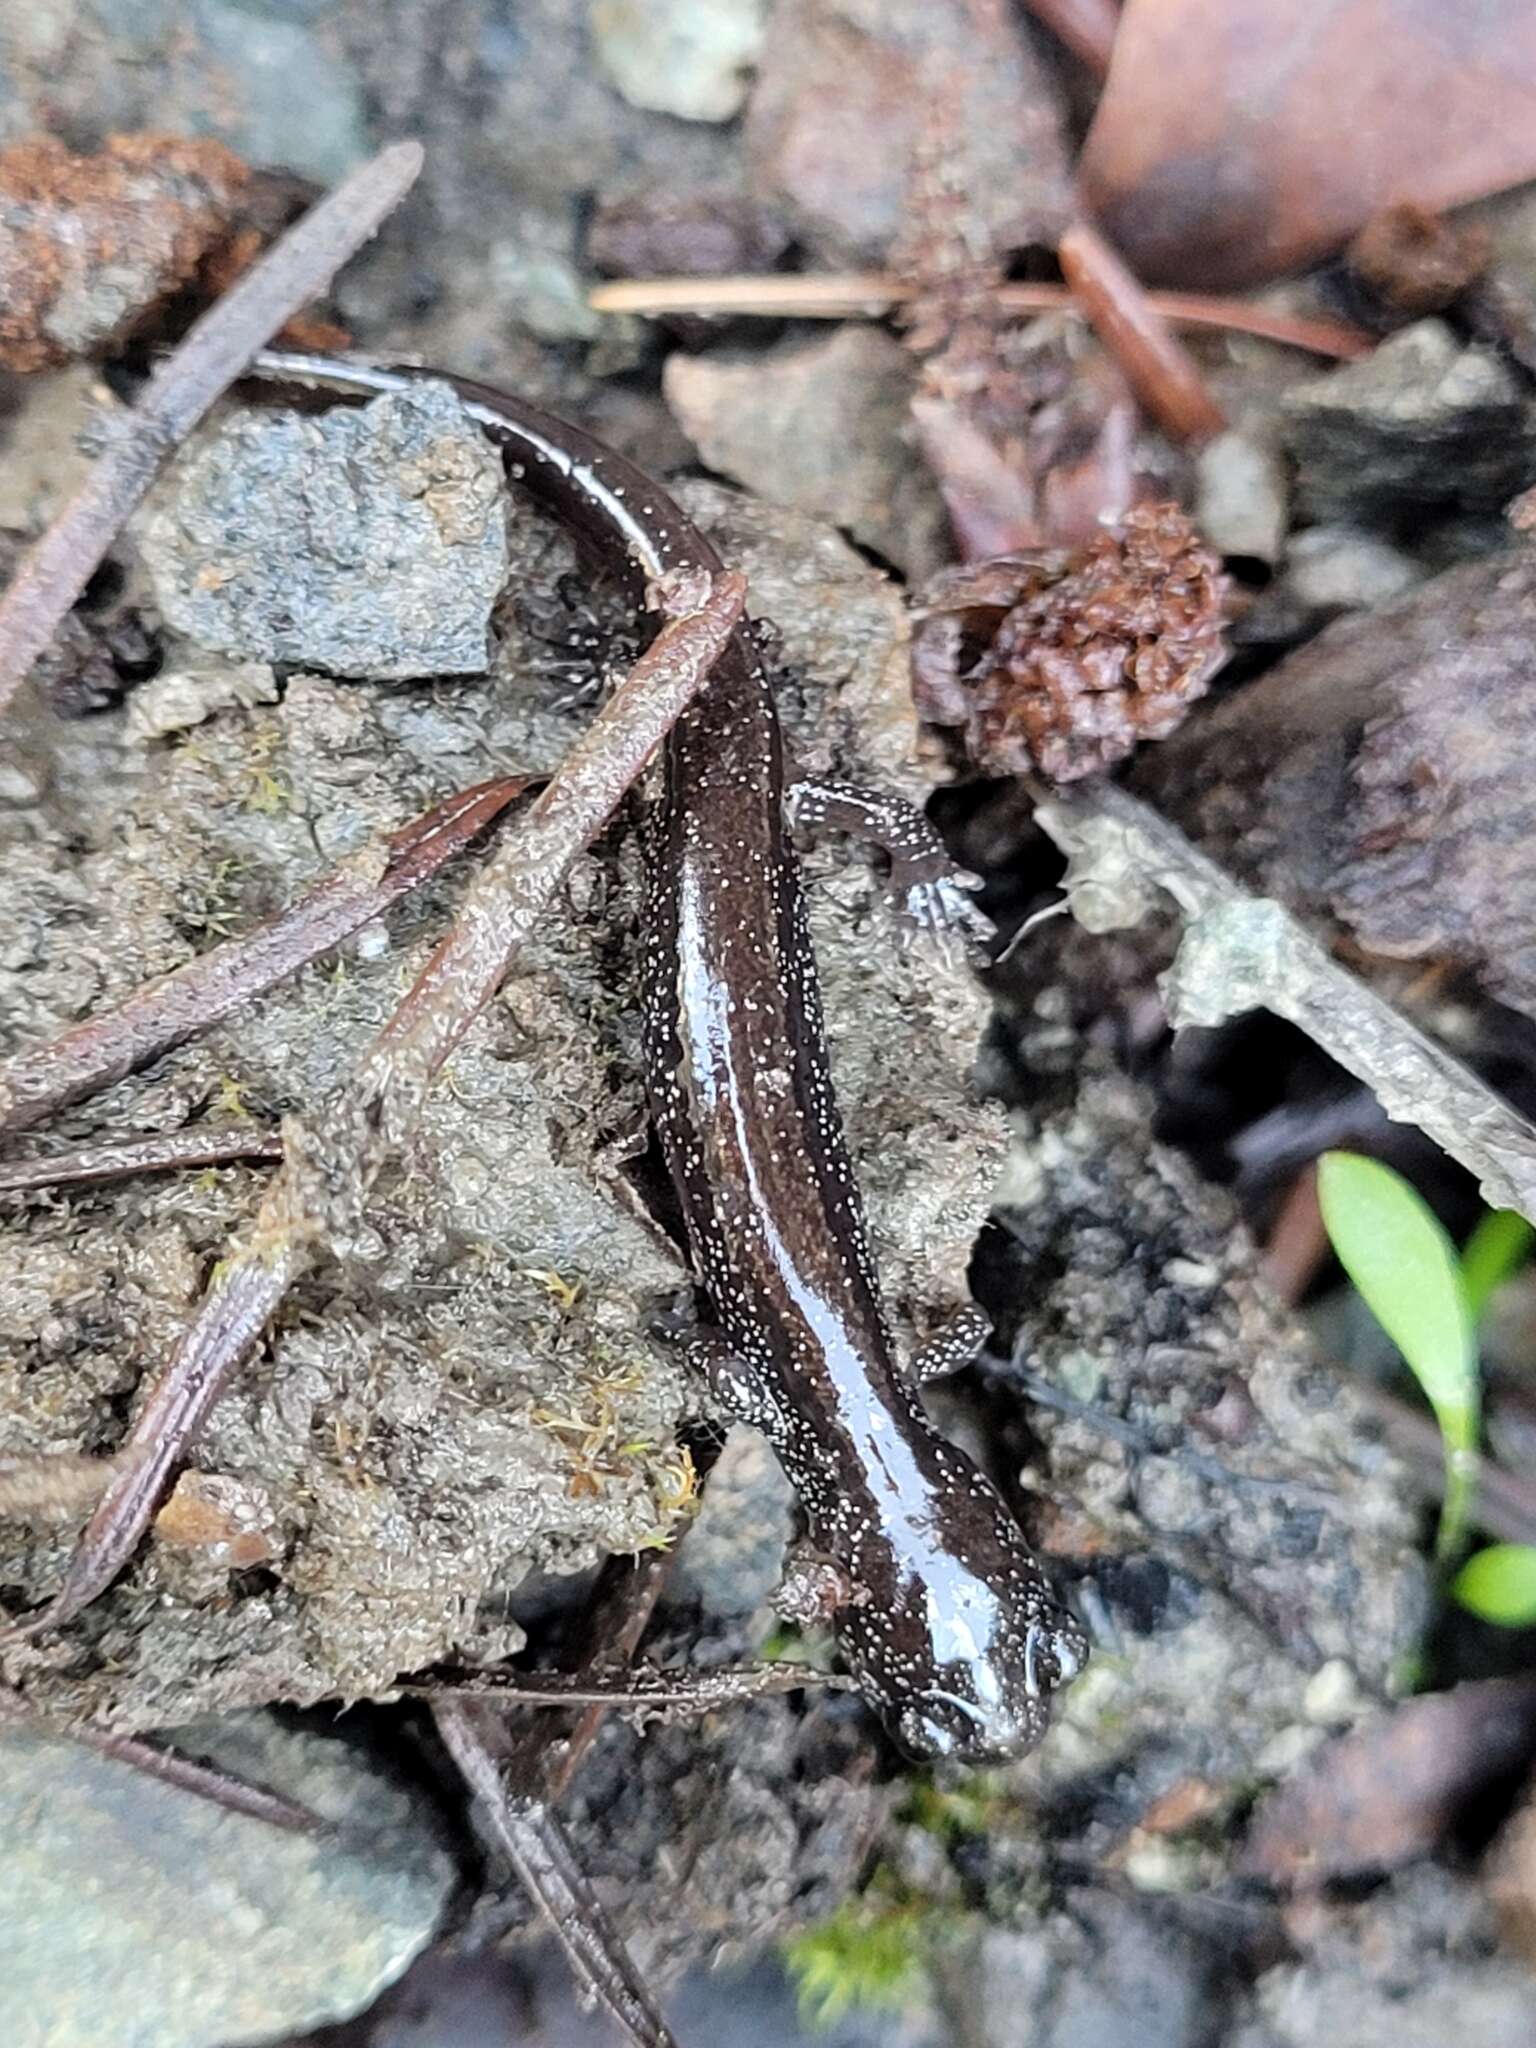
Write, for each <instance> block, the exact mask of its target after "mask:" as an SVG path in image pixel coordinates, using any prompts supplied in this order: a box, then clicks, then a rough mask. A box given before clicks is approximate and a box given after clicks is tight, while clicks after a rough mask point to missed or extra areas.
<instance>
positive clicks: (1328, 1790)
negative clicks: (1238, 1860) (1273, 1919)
mask: <svg viewBox="0 0 1536 2048" xmlns="http://www.w3.org/2000/svg"><path fill="white" fill-rule="evenodd" d="M1533 1749H1536V1680H1532V1679H1530V1678H1489V1679H1484V1680H1481V1681H1480V1682H1478V1683H1476V1684H1473V1685H1459V1686H1457V1687H1455V1688H1454V1690H1452V1691H1451V1692H1442V1693H1429V1694H1426V1695H1425V1696H1424V1697H1423V1698H1420V1699H1412V1700H1406V1701H1404V1702H1403V1704H1402V1705H1401V1706H1399V1707H1395V1708H1393V1709H1392V1711H1391V1712H1390V1713H1386V1714H1382V1715H1379V1716H1377V1717H1376V1718H1375V1719H1373V1720H1370V1721H1368V1722H1366V1723H1365V1724H1364V1725H1363V1726H1362V1727H1360V1728H1357V1729H1355V1730H1353V1731H1352V1732H1351V1733H1350V1734H1348V1735H1344V1736H1341V1737H1340V1738H1339V1740H1338V1741H1336V1742H1330V1743H1329V1744H1328V1745H1327V1747H1326V1748H1324V1749H1323V1750H1321V1751H1320V1752H1319V1753H1318V1754H1317V1755H1316V1756H1315V1757H1314V1758H1313V1759H1312V1760H1310V1761H1309V1762H1308V1763H1307V1764H1306V1765H1304V1766H1303V1767H1302V1769H1301V1770H1300V1771H1299V1772H1298V1773H1297V1775H1296V1776H1295V1777H1294V1778H1291V1779H1289V1780H1287V1782H1286V1783H1285V1784H1283V1785H1281V1786H1279V1787H1278V1788H1277V1789H1276V1790H1275V1791H1274V1792H1272V1793H1271V1794H1270V1795H1269V1797H1268V1798H1267V1799H1266V1800H1265V1801H1264V1802H1263V1804H1262V1805H1261V1806H1260V1807H1259V1810H1258V1812H1257V1814H1256V1815H1255V1816H1254V1820H1253V1824H1252V1826H1251V1828H1250V1829H1249V1834H1248V1841H1247V1845H1246V1848H1245V1850H1244V1853H1243V1859H1242V1868H1243V1869H1244V1870H1245V1871H1246V1872H1247V1873H1248V1874H1249V1875H1250V1876H1254V1877H1263V1878H1267V1879H1268V1880H1269V1882H1270V1883H1271V1884H1276V1885H1280V1886H1284V1887H1286V1888H1287V1889H1297V1890H1300V1889H1306V1888H1309V1887H1311V1886H1315V1885H1319V1884H1324V1883H1327V1882H1328V1881H1329V1880H1330V1879H1332V1878H1342V1877H1356V1876H1364V1875H1367V1874H1369V1873H1371V1872H1373V1871H1381V1870H1393V1869H1396V1868H1397V1867H1398V1866H1399V1865H1401V1864H1404V1863H1407V1862H1410V1861H1411V1860H1412V1859H1413V1858H1414V1857H1416V1856H1422V1855H1424V1854H1426V1853H1427V1852H1428V1851H1429V1850H1431V1849H1433V1848H1434V1847H1435V1845H1436V1844H1437V1843H1438V1842H1440V1841H1442V1840H1443V1839H1444V1837H1445V1836H1446V1835H1447V1834H1448V1833H1449V1831H1450V1830H1451V1829H1452V1828H1453V1827H1454V1826H1455V1825H1456V1822H1457V1819H1458V1817H1459V1816H1460V1815H1461V1814H1462V1813H1464V1812H1465V1811H1466V1809H1467V1807H1468V1805H1469V1804H1470V1803H1471V1801H1472V1800H1473V1799H1474V1798H1476V1796H1477V1795H1478V1794H1479V1793H1480V1792H1482V1791H1483V1790H1485V1789H1486V1788H1487V1787H1488V1786H1489V1785H1491V1784H1493V1783H1495V1782H1496V1781H1497V1780H1498V1779H1500V1778H1504V1777H1507V1776H1508V1775H1509V1774H1510V1773H1511V1772H1512V1771H1515V1770H1517V1769H1518V1768H1519V1767H1520V1765H1521V1764H1522V1763H1524V1762H1525V1761H1526V1760H1527V1759H1529V1757H1530V1756H1531V1753H1532V1751H1533Z"/></svg>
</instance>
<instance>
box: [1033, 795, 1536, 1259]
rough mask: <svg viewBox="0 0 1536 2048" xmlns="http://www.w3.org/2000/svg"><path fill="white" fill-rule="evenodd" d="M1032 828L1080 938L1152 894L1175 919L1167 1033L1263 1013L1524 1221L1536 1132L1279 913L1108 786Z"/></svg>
mask: <svg viewBox="0 0 1536 2048" xmlns="http://www.w3.org/2000/svg"><path fill="white" fill-rule="evenodd" d="M1035 815H1036V817H1037V819H1038V821H1039V823H1040V824H1041V825H1042V826H1043V827H1044V829H1045V831H1046V832H1047V833H1049V835H1050V837H1051V838H1052V839H1053V840H1055V842H1056V844H1057V845H1058V846H1059V847H1060V848H1061V849H1062V851H1063V852H1064V853H1065V854H1067V856H1068V862H1069V864H1068V870H1067V878H1066V884H1065V887H1066V890H1067V895H1068V898H1069V900H1070V902H1071V905H1072V910H1073V914H1074V915H1075V916H1076V917H1077V919H1078V921H1079V923H1080V924H1083V925H1085V926H1086V927H1087V929H1088V930H1090V931H1100V932H1102V931H1114V930H1117V929H1119V928H1120V927H1122V926H1125V925H1133V924H1138V923H1140V921H1141V919H1142V918H1143V917H1145V916H1146V915H1147V914H1148V912H1149V911H1150V910H1151V909H1152V907H1153V904H1154V901H1155V895H1154V892H1155V890H1156V889H1163V890H1165V891H1166V892H1167V893H1168V895H1170V896H1171V897H1172V898H1173V899H1174V901H1175V902H1176V903H1177V905H1178V906H1179V909H1180V910H1181V911H1182V912H1183V915H1184V919H1185V931H1184V938H1183V942H1182V944H1181V945H1180V947H1179V951H1178V954H1177V956H1176V958H1175V959H1174V962H1173V965H1172V966H1171V967H1170V968H1169V969H1168V971H1167V973H1166V974H1164V976H1163V977H1162V981H1161V984H1160V986H1161V989H1162V995H1163V1004H1164V1007H1165V1009H1166V1010H1167V1013H1168V1021H1169V1023H1170V1024H1171V1025H1172V1026H1173V1027H1174V1028H1175V1030H1177V1029H1179V1028H1180V1027H1181V1026H1183V1025H1187V1024H1205V1025H1213V1024H1220V1023H1221V1022H1222V1021H1223V1020H1224V1019H1225V1018H1227V1017H1235V1016H1241V1015H1244V1014H1246V1013H1247V1012H1248V1011H1250V1010H1269V1011H1270V1012H1272V1014H1273V1015H1275V1016H1277V1017H1283V1018H1286V1019H1287V1020H1288V1021H1289V1022H1290V1023H1292V1024H1295V1025H1297V1026H1299V1027H1300V1029H1301V1030H1303V1031H1305V1032H1306V1034H1307V1036H1308V1037H1309V1038H1311V1039H1312V1040H1313V1041H1314V1042H1315V1043H1316V1044H1318V1045H1320V1046H1321V1047H1322V1048H1323V1050H1324V1052H1326V1053H1328V1054H1329V1055H1330V1056H1331V1057H1332V1058H1333V1059H1335V1060H1337V1061H1338V1063H1339V1065H1340V1066H1341V1067H1344V1068H1345V1069H1346V1070H1347V1071H1348V1072H1349V1073H1351V1074H1353V1075H1355V1077H1356V1078H1357V1079H1358V1080H1361V1081H1363V1082H1364V1083H1365V1084H1366V1086H1367V1087H1368V1088H1370V1089H1371V1090H1372V1092H1373V1093H1374V1095H1375V1096H1376V1099H1377V1101H1378V1102H1379V1103H1380V1104H1381V1107H1382V1109H1383V1110H1384V1111H1385V1112H1386V1114H1387V1115H1388V1116H1389V1117H1391V1118H1393V1119H1394V1121H1396V1122H1398V1123H1407V1124H1414V1125H1416V1126H1417V1127H1418V1129H1419V1130H1421V1131H1423V1132H1425V1133H1426V1135H1427V1136H1429V1137H1431V1138H1433V1139H1434V1141H1435V1143H1436V1144H1437V1145H1439V1146H1440V1147H1441V1149H1442V1150H1443V1151H1445V1152H1447V1153H1449V1155H1450V1156H1451V1158H1452V1159H1455V1160H1458V1161H1459V1162H1460V1163H1461V1164H1462V1165H1463V1166H1464V1167H1466V1169H1467V1171H1468V1172H1469V1173H1471V1174H1472V1175H1474V1176H1475V1178H1476V1179H1477V1181H1478V1183H1479V1185H1480V1186H1481V1188H1482V1192H1483V1198H1484V1200H1485V1201H1486V1202H1487V1203H1488V1205H1489V1207H1490V1208H1493V1209H1518V1210H1519V1211H1520V1213H1521V1215H1523V1216H1525V1217H1528V1218H1533V1219H1536V1125H1533V1124H1531V1123H1529V1122H1528V1121H1527V1120H1526V1119H1525V1118H1524V1117H1523V1116H1520V1115H1519V1114H1518V1113H1517V1112H1516V1111H1515V1110H1513V1109H1511V1108H1510V1106H1509V1104H1508V1103H1507V1102H1505V1101H1504V1100H1503V1099H1502V1097H1500V1096H1498V1095H1496V1094H1495V1093H1494V1092H1493V1090H1492V1089H1491V1088H1490V1087H1489V1086H1488V1085H1487V1083H1486V1082H1484V1081H1481V1080H1479V1079H1478V1077H1477V1076H1476V1075H1475V1074H1474V1073H1472V1072H1471V1070H1470V1069H1469V1068H1467V1067H1465V1066H1464V1065H1463V1064H1462V1062H1461V1061H1460V1060H1458V1059H1457V1058H1456V1057H1455V1056H1454V1054H1452V1053H1449V1052H1447V1051H1445V1049H1444V1048H1443V1047H1441V1046H1438V1045H1436V1044H1435V1042H1434V1041H1433V1040H1432V1039H1430V1038H1427V1037H1426V1036H1425V1035H1424V1033H1423V1032H1422V1031H1420V1030H1419V1029H1418V1028H1417V1027H1416V1026H1415V1025H1413V1024H1410V1023H1409V1021H1408V1020H1407V1018H1406V1017H1401V1016H1399V1015H1398V1013H1397V1011H1396V1010H1394V1009H1393V1008H1392V1006H1391V1004H1390V1003H1387V1002H1384V1001H1383V1000H1382V998H1381V997H1380V996H1378V995H1377V994H1376V993H1375V992H1374V990H1372V989H1370V988H1368V987H1367V986H1366V985H1365V984H1364V982H1362V981H1360V980H1358V979H1357V978H1356V977H1355V976H1354V975H1353V974H1351V973H1350V971H1349V969H1348V968H1346V967H1343V966H1341V965H1340V964H1339V962H1338V961H1336V960H1335V959H1334V958H1333V957H1332V956H1331V955H1330V954H1329V953H1328V952H1326V951H1325V950H1324V948H1323V947H1322V946H1320V945H1319V944H1318V942H1317V941H1316V940H1315V939H1314V938H1312V937H1311V936H1310V934H1309V933H1308V932H1307V931H1306V930H1305V929H1304V928H1303V927H1302V925H1301V924H1300V923H1299V922H1298V920H1297V919H1296V918H1294V917H1293V916H1292V915H1291V913H1290V912H1289V911H1288V910H1286V909H1285V908H1284V907H1283V906H1282V905H1281V904H1279V903H1276V902H1274V901H1273V900H1271V899H1270V898H1268V897H1263V896H1251V895H1249V893H1248V892H1247V890H1245V889H1243V888H1241V887H1240V886H1239V885H1238V884H1237V883H1236V882H1234V881H1233V880H1232V878H1231V877H1230V876H1229V875H1226V874H1224V873H1223V872H1222V870H1221V869H1220V868H1219V867H1217V865H1216V863H1215V862H1214V861H1213V860H1211V859H1209V858H1208V857H1207V856H1206V855H1205V854H1203V853H1202V852H1200V850H1199V848H1198V847H1196V846H1193V845H1191V843H1190V841H1189V840H1188V839H1186V838H1185V836H1184V834H1183V833H1182V832H1181V831H1180V830H1179V828H1178V826H1177V825H1174V824H1171V823H1170V822H1169V820H1168V819H1166V818H1164V817H1162V816H1161V815H1160V814H1159V813H1158V812H1157V811H1155V810H1153V809H1152V808H1151V807H1150V806H1149V805H1147V804H1144V803H1141V802H1140V801H1139V800H1138V799H1137V798H1135V797H1133V796H1132V795H1130V793H1129V792H1128V791H1126V790H1123V789H1117V788H1115V787H1114V786H1113V785H1112V784H1108V783H1103V784H1099V785H1096V786H1095V787H1093V788H1083V789H1080V790H1079V791H1078V792H1077V793H1075V794H1074V795H1073V796H1072V797H1071V798H1067V797H1051V798H1049V799H1047V800H1045V801H1042V802H1041V803H1039V804H1038V805H1037V807H1036V813H1035Z"/></svg>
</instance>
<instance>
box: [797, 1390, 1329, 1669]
mask: <svg viewBox="0 0 1536 2048" xmlns="http://www.w3.org/2000/svg"><path fill="white" fill-rule="evenodd" d="M987 1370H989V1371H990V1372H992V1373H993V1374H994V1375H995V1376H996V1377H997V1378H999V1379H1002V1380H1005V1381H1006V1382H1007V1383H1008V1385H1009V1386H1015V1387H1017V1388H1018V1389H1019V1390H1020V1392H1021V1393H1024V1394H1027V1395H1028V1396H1029V1398H1030V1400H1031V1401H1033V1402H1034V1403H1035V1405H1036V1406H1037V1407H1040V1408H1051V1409H1054V1410H1055V1412H1056V1413H1057V1414H1058V1415H1066V1416H1070V1417H1071V1418H1072V1420H1073V1421H1074V1422H1082V1423H1086V1425H1087V1426H1088V1428H1089V1429H1092V1430H1095V1431H1097V1432H1098V1434H1099V1435H1100V1436H1106V1437H1108V1438H1109V1439H1110V1441H1111V1442H1112V1443H1117V1444H1120V1445H1121V1446H1122V1447H1123V1448H1124V1449H1125V1451H1126V1452H1127V1453H1128V1454H1129V1456H1130V1457H1131V1458H1133V1459H1134V1458H1168V1459H1170V1460H1172V1461H1173V1462H1174V1463H1175V1464H1179V1465H1183V1466H1184V1467H1185V1468H1186V1469H1187V1470H1188V1471H1191V1472H1193V1473H1194V1474H1195V1476H1196V1478H1197V1479H1204V1480H1206V1481H1207V1482H1208V1483H1209V1484H1210V1485H1212V1486H1229V1487H1233V1488H1235V1489H1237V1490H1238V1491H1239V1492H1242V1491H1247V1492H1250V1493H1277V1494H1283V1495H1284V1496H1286V1497H1287V1498H1288V1499H1291V1500H1296V1501H1302V1500H1306V1501H1315V1502H1318V1503H1320V1504H1322V1505H1327V1504H1328V1503H1329V1502H1331V1501H1333V1500H1335V1499H1336V1498H1337V1495H1336V1494H1335V1493H1333V1492H1332V1491H1331V1490H1330V1489H1329V1488H1327V1487H1324V1486H1312V1485H1309V1484H1308V1483H1307V1482H1306V1481H1305V1480H1301V1479H1272V1478H1266V1477H1265V1476H1264V1475H1263V1474H1262V1473H1254V1472H1239V1471H1238V1470H1237V1468H1236V1467H1235V1466H1233V1465H1225V1464H1223V1463H1222V1461H1221V1459H1220V1458H1213V1457H1211V1456H1210V1454H1209V1453H1208V1452H1206V1451H1194V1450H1191V1449H1190V1448H1189V1447H1188V1445H1186V1444H1181V1443H1177V1442H1172V1441H1170V1440H1169V1439H1168V1438H1167V1436H1166V1435H1165V1434H1164V1433H1163V1432H1161V1431H1158V1430H1153V1429H1143V1428H1141V1427H1139V1426H1138V1425H1137V1424H1136V1423H1134V1422H1127V1421H1126V1419H1125V1417H1124V1416H1122V1415H1114V1414H1112V1413H1111V1412H1110V1410H1109V1409H1107V1408H1104V1407H1101V1406H1100V1405H1099V1404H1098V1403H1097V1402H1093V1401H1080V1400H1079V1399H1078V1398H1077V1396H1076V1395H1075V1394H1068V1393H1064V1392H1063V1391H1062V1389H1061V1388H1060V1387H1058V1386H1056V1385H1054V1384H1053V1383H1052V1382H1051V1381H1050V1380H1048V1379H1047V1378H1046V1377H1045V1375H1044V1374H1043V1373H1038V1372H1034V1371H1032V1370H1031V1369H1030V1368H1029V1367H1028V1366H1026V1365H1024V1364H1023V1363H1021V1361H1020V1358H1019V1357H1018V1355H1017V1354H1015V1356H1014V1357H1013V1358H1012V1359H1010V1360H1009V1361H1008V1362H1007V1363H1006V1364H1005V1363H1004V1362H1003V1361H1002V1360H1000V1359H992V1360H989V1361H988V1365H987ZM770 1668H771V1667H770Z"/></svg>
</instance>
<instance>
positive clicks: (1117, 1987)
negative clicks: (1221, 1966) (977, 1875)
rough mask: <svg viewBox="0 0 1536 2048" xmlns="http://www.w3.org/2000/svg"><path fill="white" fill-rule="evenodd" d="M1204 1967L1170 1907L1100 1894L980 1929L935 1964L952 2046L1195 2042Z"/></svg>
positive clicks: (1209, 1990) (1206, 2016)
mask: <svg viewBox="0 0 1536 2048" xmlns="http://www.w3.org/2000/svg"><path fill="white" fill-rule="evenodd" d="M1215 1974H1216V1972H1215V1969H1214V1967H1213V1961H1212V1957H1211V1955H1210V1954H1209V1952H1207V1951H1206V1950H1204V1949H1202V1948H1201V1947H1199V1946H1198V1944H1196V1943H1195V1942H1194V1941H1192V1940H1191V1938H1190V1936H1189V1934H1188V1932H1187V1931H1186V1930H1185V1929H1184V1928H1182V1927H1181V1926H1180V1924H1179V1922H1178V1920H1177V1919H1176V1918H1175V1917H1174V1916H1173V1915H1171V1914H1170V1913H1168V1912H1166V1911H1159V1909H1158V1907H1157V1906H1156V1904H1155V1903H1152V1902H1143V1901H1140V1900H1136V1899H1118V1898H1115V1897H1114V1896H1113V1895H1111V1894H1108V1893H1096V1894H1095V1893H1090V1894H1086V1895H1085V1896H1083V1897H1082V1898H1081V1899H1080V1900H1078V1901H1077V1902H1076V1903H1075V1904H1074V1908H1073V1911H1072V1913H1071V1914H1070V1915H1069V1914H1064V1913H1063V1914H1053V1915H1051V1916H1050V1917H1049V1918H1048V1919H1046V1920H1044V1921H1042V1922H1040V1923H1038V1924H1037V1925H1034V1926H1026V1927H1023V1928H1020V1929H1018V1930H1008V1929H1003V1928H991V1929H988V1930H987V1931H986V1932H985V1933H983V1934H982V1935H981V1936H980V1938H979V1939H978V1940H977V1941H976V1942H974V1943H973V1944H972V1945H970V1946H969V1947H967V1948H964V1949H957V1950H953V1951H949V1952H942V1953H941V1955H940V1958H939V1962H938V1966H937V1969H936V1972H935V1976H936V1983H937V1989H938V1998H939V2004H940V2007H941V2010H943V2011H944V2013H945V2015H946V2017H947V2018H948V2020H949V2022H950V2032H949V2033H948V2035H947V2036H946V2038H947V2040H948V2041H949V2042H950V2043H952V2044H953V2048H1016V2044H1017V2043H1019V2042H1020V2041H1021V2040H1024V2039H1027V2040H1028V2041H1029V2043H1030V2048H1122V2044H1123V2043H1125V2042H1129V2041H1134V2042H1135V2043H1136V2048H1200V2044H1201V2043H1204V2042H1207V2041H1210V2040H1212V2039H1213V2038H1214V2035H1213V2032H1212V2020H1213V2018H1214V2017H1215V2011H1216V2006H1217V2001H1216V1999H1215V1997H1214V1994H1213V1980H1214V1977H1215ZM1026 2014H1027V2015H1028V2020H1027V2023H1024V2022H1023V2015H1026Z"/></svg>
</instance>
